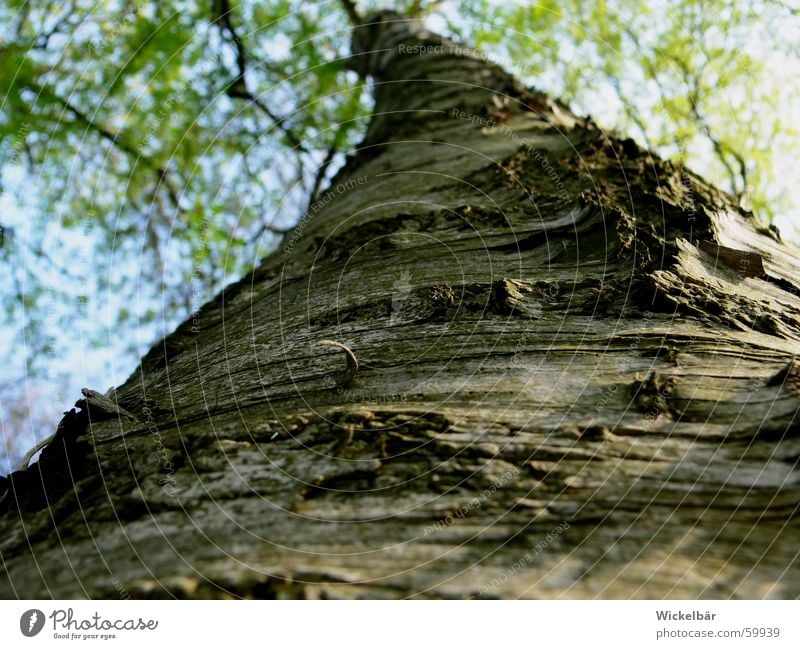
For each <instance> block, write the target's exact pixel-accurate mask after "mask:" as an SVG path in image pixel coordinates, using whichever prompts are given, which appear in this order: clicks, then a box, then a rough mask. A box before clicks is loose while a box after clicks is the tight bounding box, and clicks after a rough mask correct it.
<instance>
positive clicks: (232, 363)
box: [0, 13, 800, 598]
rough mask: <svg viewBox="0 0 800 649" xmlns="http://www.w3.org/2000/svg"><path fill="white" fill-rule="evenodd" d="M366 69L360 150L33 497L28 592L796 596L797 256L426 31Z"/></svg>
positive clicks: (22, 587)
mask: <svg viewBox="0 0 800 649" xmlns="http://www.w3.org/2000/svg"><path fill="white" fill-rule="evenodd" d="M354 53H355V56H354V65H355V67H357V68H358V69H359V70H360V71H361V72H362V73H364V74H368V75H370V76H371V77H372V78H373V79H374V92H375V115H374V116H373V118H372V120H371V122H370V124H369V127H368V129H367V132H366V135H365V137H364V140H363V142H362V144H361V146H360V147H359V148H358V150H357V151H355V152H354V153H353V154H352V155H351V156H350V157H349V158H348V160H347V163H346V166H345V167H344V168H343V169H342V171H341V172H340V173H339V174H338V176H337V177H336V178H335V179H334V181H333V183H332V186H331V188H330V190H329V192H328V193H327V194H325V195H324V197H323V200H322V201H320V203H318V204H317V206H316V208H317V209H312V210H310V211H309V214H308V215H307V217H306V218H305V219H303V221H302V222H301V223H300V224H299V225H298V227H297V228H296V229H295V230H294V231H293V232H291V233H290V234H289V235H287V237H286V238H285V241H284V244H283V246H282V248H281V249H280V250H279V251H278V252H276V253H275V254H272V255H270V256H268V257H267V258H266V259H265V260H264V262H263V263H262V265H261V266H260V267H259V268H258V269H257V270H256V271H255V272H254V273H253V274H252V275H251V276H248V277H246V278H244V279H243V280H242V281H240V282H238V283H237V284H235V285H232V286H230V287H228V288H227V289H226V290H225V291H223V292H222V293H221V294H220V295H219V296H218V297H217V298H216V299H215V300H213V301H212V302H211V303H209V304H207V305H205V306H204V307H203V308H202V310H201V311H200V312H199V313H198V314H196V315H195V316H194V317H193V318H192V319H190V320H188V321H187V322H186V323H184V324H183V325H182V326H181V327H179V328H178V330H177V331H176V332H175V333H173V334H172V335H171V336H169V337H168V338H167V339H166V340H165V341H163V342H162V343H159V344H158V345H156V346H155V347H154V348H153V349H152V350H151V351H150V353H148V354H147V355H146V356H145V358H144V359H143V360H142V364H141V367H140V368H139V369H138V370H137V371H136V372H135V373H134V375H133V376H132V377H131V378H130V379H129V380H128V382H127V383H125V384H124V385H123V386H121V387H119V388H118V389H117V391H116V393H115V394H112V395H109V399H105V401H104V402H103V403H104V404H105V405H103V407H102V408H99V407H98V408H95V407H94V406H93V405H92V404H93V403H95V402H93V401H92V398H91V397H90V398H88V399H87V400H83V401H82V402H79V403H78V405H79V406H80V407H82V410H81V412H83V413H88V418H86V417H84V419H88V421H87V422H85V425H84V426H83V427H82V428H80V430H76V431H75V432H74V435H73V436H74V437H76V438H77V440H78V443H80V444H82V445H83V446H81V449H82V452H80V453H76V452H72V453H70V452H66V453H60V454H58V457H60V458H61V460H60V462H61V465H60V467H59V468H58V471H57V473H59V475H62V476H63V475H67V476H69V482H68V484H66V485H65V484H64V481H63V480H61V481H58V480H56V481H53V480H47V479H43V478H42V476H43V475H45V474H47V475H49V472H50V471H52V470H54V469H52V467H50V468H49V469H48V465H47V462H40V463H39V464H37V465H34V466H33V467H31V468H30V469H28V470H27V471H26V472H21V473H18V474H13V475H12V476H10V478H9V480H8V484H7V487H8V489H7V493H6V496H5V498H4V500H3V514H2V518H0V557H1V558H2V567H3V571H2V575H1V576H0V594H1V595H2V596H4V597H25V598H34V597H117V596H119V593H120V592H123V593H128V594H130V595H132V596H134V597H344V598H350V597H389V598H398V597H420V598H441V597H446V598H469V597H504V598H517V597H528V598H561V597H565V598H594V597H613V598H637V597H638V598H641V597H647V598H684V597H722V598H728V597H737V598H763V597H784V598H787V597H788V598H794V597H797V596H798V594H800V586H799V584H800V570H799V569H798V563H797V556H798V548H799V546H798V543H797V540H798V538H800V536H798V517H797V507H798V496H800V486H798V470H797V462H798V457H800V428H799V427H798V421H797V416H798V407H800V388H798V385H800V382H799V381H798V378H797V377H798V376H800V374H798V372H799V371H800V370H798V366H797V365H795V364H794V360H793V359H794V356H795V354H796V353H797V351H798V349H800V343H799V341H800V298H798V290H800V288H799V287H800V266H799V265H798V263H797V257H796V250H795V249H794V248H791V247H790V246H788V245H786V244H784V243H782V242H781V241H780V240H779V237H777V235H776V234H775V232H773V231H771V230H769V229H763V228H760V227H759V226H758V224H757V222H756V221H755V220H754V217H753V215H752V214H750V213H748V212H747V211H745V210H743V209H742V208H741V207H740V206H739V205H738V203H737V202H736V201H735V200H734V199H733V198H732V197H730V196H728V195H726V194H724V193H722V192H720V191H718V190H717V189H715V188H714V187H712V186H710V185H709V184H708V183H706V182H705V181H703V179H702V178H700V177H698V176H697V175H695V174H693V173H692V172H691V171H689V170H687V169H685V168H683V167H682V166H680V165H678V164H675V163H673V162H670V161H666V160H662V159H660V158H658V157H657V156H656V155H654V154H652V153H650V152H648V151H645V150H643V149H641V148H640V147H638V146H637V145H636V144H635V143H634V142H633V141H631V140H629V139H625V138H623V137H619V136H617V135H616V134H609V133H605V132H603V131H602V130H601V129H599V128H598V127H597V126H596V125H595V124H593V123H592V121H591V120H590V119H588V118H581V117H579V116H576V115H574V114H572V113H571V112H570V111H569V110H568V109H567V108H566V107H565V106H564V105H562V104H561V103H559V102H557V101H555V100H552V99H550V98H548V97H546V96H544V95H542V94H541V93H538V92H536V91H533V90H531V89H527V88H525V87H523V86H522V85H520V84H519V83H518V82H517V81H515V80H514V78H513V77H511V76H510V75H509V74H507V73H506V72H504V71H503V70H502V69H500V68H499V67H497V66H495V65H493V64H491V63H489V62H487V61H486V60H485V59H484V58H483V57H481V56H480V55H478V54H476V53H473V52H470V51H468V50H464V49H455V48H454V47H452V44H451V43H448V42H447V41H445V40H443V39H441V38H440V37H438V36H436V35H434V34H430V33H428V32H426V31H425V30H424V29H422V28H421V27H420V26H419V25H417V24H415V23H412V22H408V21H404V20H400V19H399V17H398V16H396V15H393V14H388V13H386V14H382V15H380V16H376V17H374V18H373V20H372V21H371V24H369V25H365V26H363V27H360V28H358V29H357V30H356V33H355V35H354ZM745 253H750V254H749V255H748V254H745ZM319 340H332V341H335V342H338V343H341V344H343V345H345V346H346V347H347V348H349V349H350V350H352V352H353V353H354V354H355V356H356V358H357V359H358V364H359V367H358V371H357V372H356V373H355V375H354V376H352V377H348V376H347V372H348V364H347V356H346V354H345V351H344V350H343V349H341V348H337V347H336V346H330V345H328V346H314V343H315V342H317V341H319ZM351 369H352V368H351ZM350 374H352V372H350ZM348 378H352V380H349V381H348ZM92 394H93V398H94V399H95V401H96V400H97V399H99V398H100V397H99V395H97V394H96V393H92ZM110 402H113V405H109V403H110ZM93 408H94V409H93ZM96 413H100V415H101V416H97V414H96ZM93 415H95V416H93ZM63 443H64V444H67V442H63ZM71 443H75V442H71ZM50 456H52V457H56V454H54V453H51V454H50ZM51 464H52V462H51ZM73 483H74V486H72V485H73ZM53 485H55V486H53ZM36 489H39V490H40V492H41V493H39V496H40V497H39V498H38V499H36V498H30V497H28V496H26V493H27V491H30V490H36ZM42 496H43V497H44V498H42Z"/></svg>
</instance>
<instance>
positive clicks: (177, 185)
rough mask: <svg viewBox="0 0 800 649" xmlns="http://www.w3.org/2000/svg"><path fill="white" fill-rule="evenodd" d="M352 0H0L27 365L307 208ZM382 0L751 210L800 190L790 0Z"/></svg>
mask: <svg viewBox="0 0 800 649" xmlns="http://www.w3.org/2000/svg"><path fill="white" fill-rule="evenodd" d="M347 4H348V3H346V2H342V1H340V0H329V1H327V2H321V1H317V2H290V1H289V0H248V1H245V2H235V1H234V0H207V1H206V0H195V1H191V2H178V1H176V0H171V1H166V2H155V1H147V0H133V1H131V0H99V1H96V2H95V1H92V0H52V1H48V0H31V1H23V0H6V2H5V3H4V5H3V6H2V7H0V29H2V34H1V35H0V97H1V98H2V99H0V170H1V173H0V180H1V181H2V186H0V191H1V192H3V195H0V226H2V227H3V234H4V236H3V239H4V240H3V246H2V248H1V249H0V264H2V266H3V272H4V273H5V275H6V277H7V278H8V279H7V281H6V288H7V290H6V291H4V292H3V295H2V299H3V311H2V313H3V314H4V315H5V317H6V323H5V327H6V329H7V331H8V332H11V334H13V337H12V336H11V335H10V334H9V336H6V338H7V339H8V340H9V341H12V342H9V344H8V348H9V349H13V350H14V353H15V354H17V355H20V354H21V356H22V357H23V359H24V363H25V364H26V365H27V370H28V371H37V370H40V371H41V368H42V367H45V368H46V366H47V364H48V363H49V362H50V360H51V359H52V358H53V356H54V355H56V353H57V352H56V350H62V351H61V352H58V353H66V352H65V351H63V350H65V349H66V344H65V341H69V340H73V341H74V339H75V337H76V335H77V332H79V333H80V339H81V345H82V348H83V347H84V346H86V347H91V346H92V345H94V346H95V347H103V346H104V345H105V346H108V345H110V344H111V342H110V341H117V342H115V343H114V344H118V341H129V343H130V344H129V345H128V346H126V347H125V348H124V349H123V350H122V351H119V350H118V352H117V353H124V354H127V356H128V357H129V358H131V359H135V358H137V357H138V356H139V355H140V354H141V353H142V352H143V351H144V350H145V349H146V347H147V346H148V345H150V344H152V343H153V342H154V341H155V339H157V338H158V337H160V336H162V335H164V334H165V333H168V331H169V330H170V329H171V328H172V327H173V326H174V325H175V324H177V323H178V322H179V321H180V320H182V319H183V318H185V317H186V316H187V315H189V314H190V313H191V312H192V311H194V310H196V309H198V308H199V307H200V306H201V304H202V303H203V302H204V301H205V300H206V299H208V298H209V297H211V296H212V295H213V294H214V293H215V292H216V291H218V290H219V289H220V288H221V287H222V286H223V285H224V284H226V283H227V282H229V281H230V280H231V279H233V278H235V277H237V276H240V275H242V274H243V273H244V272H246V271H247V270H248V268H250V267H252V265H253V264H255V263H257V261H258V260H259V258H261V257H263V256H264V255H265V254H266V253H267V252H269V250H270V249H272V248H273V247H274V246H275V245H276V244H277V242H278V241H279V237H280V233H281V232H282V231H284V230H285V229H286V228H288V227H290V226H291V225H292V224H293V223H294V222H296V221H297V220H298V219H299V218H300V216H301V215H302V213H303V211H304V210H305V208H306V206H307V205H308V202H309V197H311V196H313V194H314V193H315V192H317V191H319V190H320V189H321V188H322V187H323V185H324V183H325V180H326V179H327V178H329V177H330V176H331V174H332V173H333V172H334V171H335V169H336V167H337V165H339V164H340V163H341V160H342V157H343V154H344V152H346V151H347V150H348V148H349V147H351V146H352V145H353V144H354V143H355V142H357V140H358V138H359V134H360V132H362V130H363V128H364V125H365V118H366V117H367V116H368V114H369V109H370V104H369V102H370V99H369V95H368V93H367V92H365V91H364V85H363V81H362V80H359V79H358V78H357V77H356V76H355V75H354V73H352V72H350V71H348V70H347V69H346V68H345V65H344V60H345V58H346V56H347V54H348V48H349V29H350V22H349V17H348V12H347V11H346V8H347ZM355 6H356V7H357V10H358V11H359V12H361V13H362V15H363V14H366V13H368V12H369V11H370V10H373V9H376V8H378V7H379V6H385V3H380V2H371V1H361V2H356V3H355ZM394 8H395V9H398V10H400V11H411V12H415V13H416V14H419V15H423V14H424V15H425V16H426V20H427V21H428V22H429V24H430V26H431V27H432V28H433V29H436V30H438V31H444V32H447V33H449V34H450V35H453V36H455V37H458V38H460V39H463V40H464V41H466V42H471V43H474V44H475V45H477V47H478V48H480V49H483V50H484V51H486V52H487V53H488V54H489V55H490V56H491V57H492V58H494V59H495V60H497V61H498V62H500V63H502V64H504V65H506V66H507V67H508V68H510V69H511V70H512V71H513V72H515V73H517V74H518V75H519V76H520V77H521V78H523V79H524V80H525V81H527V82H530V83H532V84H534V85H536V86H538V87H539V88H541V89H543V90H545V91H547V92H550V93H553V94H556V95H559V96H561V97H562V98H564V99H565V100H566V101H568V102H569V103H571V104H572V105H573V107H574V108H575V110H577V111H578V112H583V113H591V114H592V115H593V116H594V117H595V118H596V119H598V120H599V121H600V123H601V124H603V125H605V126H607V127H616V128H619V129H620V130H623V131H626V132H628V133H630V134H632V135H634V136H635V137H637V138H638V139H639V140H640V141H642V142H643V143H644V144H647V145H649V146H651V147H653V148H655V149H656V150H658V151H660V152H661V153H662V154H663V155H665V156H681V157H685V158H686V160H687V161H688V163H689V164H690V165H691V166H693V167H695V168H696V169H698V170H699V171H700V172H702V173H704V174H705V175H706V176H707V177H708V178H709V179H710V180H712V181H715V182H717V183H719V184H721V185H722V186H723V187H725V188H727V189H729V190H731V191H733V192H736V193H743V192H747V193H748V194H749V195H750V197H751V200H752V204H753V206H754V210H755V212H756V213H757V214H758V215H760V216H761V217H763V218H764V219H773V218H775V217H785V216H786V215H787V214H789V213H790V212H791V211H792V210H795V211H796V209H797V207H798V205H797V203H796V202H793V201H797V198H798V192H797V190H796V189H794V188H793V183H794V184H796V181H797V173H796V170H795V169H794V157H793V156H792V152H793V151H795V150H796V148H797V145H798V130H800V126H798V119H799V118H798V115H800V104H799V103H798V93H800V84H798V83H797V80H798V79H797V76H798V66H797V63H798V62H797V53H796V52H795V49H796V48H797V45H798V43H800V26H799V24H798V21H800V18H798V9H797V8H795V7H794V6H792V5H791V4H789V3H788V2H780V1H777V0H752V1H751V2H746V3H743V2H741V0H738V1H737V0H704V1H697V0H654V1H652V2H646V1H643V0H618V1H611V0H559V1H558V2H556V1H555V0H540V1H538V2H511V1H500V0H472V1H463V2H451V1H445V2H433V1H431V2H425V1H419V0H407V1H398V2H396V3H395V4H394ZM792 172H793V173H794V178H792ZM792 191H794V193H792ZM9 353H11V352H9ZM45 371H46V369H45Z"/></svg>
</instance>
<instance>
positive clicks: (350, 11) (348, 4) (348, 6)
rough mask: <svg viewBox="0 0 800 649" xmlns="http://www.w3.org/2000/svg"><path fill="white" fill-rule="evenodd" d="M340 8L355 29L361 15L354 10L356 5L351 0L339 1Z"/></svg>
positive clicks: (359, 22)
mask: <svg viewBox="0 0 800 649" xmlns="http://www.w3.org/2000/svg"><path fill="white" fill-rule="evenodd" d="M341 3H342V7H343V8H344V10H345V13H347V17H348V18H349V19H350V23H351V24H352V25H353V26H354V27H355V26H357V25H360V24H361V22H362V20H361V15H360V14H359V13H358V9H356V3H355V2H353V0H341Z"/></svg>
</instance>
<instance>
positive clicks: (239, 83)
mask: <svg viewBox="0 0 800 649" xmlns="http://www.w3.org/2000/svg"><path fill="white" fill-rule="evenodd" d="M218 2H219V4H218V5H217V4H216V3H215V9H216V10H218V11H219V15H217V16H215V18H214V22H215V23H216V24H217V25H218V26H219V29H220V33H221V34H222V36H223V38H224V36H225V32H227V33H228V36H229V37H230V40H231V41H232V42H233V46H234V49H235V50H236V71H237V76H236V78H235V79H234V80H233V82H231V84H230V85H229V86H228V87H227V88H226V89H225V94H227V95H228V97H230V98H231V99H244V100H247V101H249V102H250V103H252V104H254V105H255V106H256V107H257V108H258V109H259V110H261V112H262V113H264V114H265V115H266V116H267V117H269V119H270V120H271V121H272V123H273V124H274V125H275V127H276V128H277V129H278V130H280V131H281V132H282V133H283V134H284V135H285V136H286V139H287V140H288V141H289V143H290V144H291V145H292V147H293V148H295V149H297V150H298V151H302V152H303V153H308V151H307V150H306V149H305V147H304V146H303V143H302V142H301V141H300V138H299V137H297V135H296V134H295V133H294V132H293V131H292V130H291V129H290V128H289V127H288V126H287V125H286V117H279V116H278V115H276V114H275V113H273V112H272V111H271V110H270V109H269V107H268V106H267V105H266V104H265V103H264V102H263V101H261V99H259V98H258V97H256V96H255V95H254V94H253V93H252V92H251V91H250V89H249V88H248V87H247V61H248V58H249V57H248V53H247V49H246V48H245V46H244V42H243V41H242V39H241V37H240V36H239V33H238V32H237V31H236V28H235V27H234V26H233V20H232V9H231V6H230V0H218Z"/></svg>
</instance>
